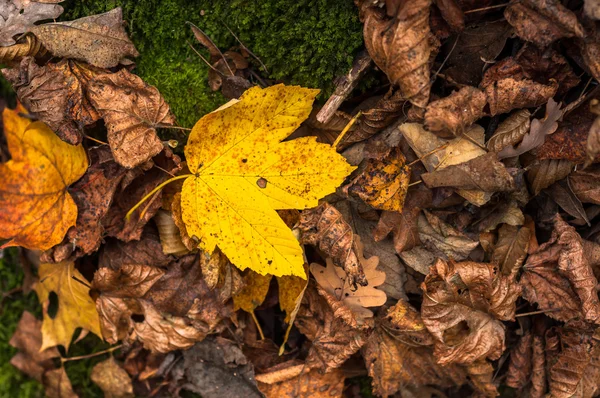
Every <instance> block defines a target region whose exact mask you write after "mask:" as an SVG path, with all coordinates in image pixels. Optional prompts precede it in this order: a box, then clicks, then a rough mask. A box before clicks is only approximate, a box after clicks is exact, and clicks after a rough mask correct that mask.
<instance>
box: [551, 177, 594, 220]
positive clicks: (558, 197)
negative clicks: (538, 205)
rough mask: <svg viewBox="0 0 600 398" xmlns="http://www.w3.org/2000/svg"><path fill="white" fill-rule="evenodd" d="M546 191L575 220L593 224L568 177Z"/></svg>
mask: <svg viewBox="0 0 600 398" xmlns="http://www.w3.org/2000/svg"><path fill="white" fill-rule="evenodd" d="M545 192H546V193H547V194H548V196H550V198H552V200H553V201H554V202H555V203H556V204H557V205H559V206H560V208H561V209H563V210H564V211H565V212H566V213H567V214H569V215H570V216H572V217H573V218H574V219H575V220H574V222H578V223H580V224H587V225H588V226H591V223H590V220H589V218H588V216H587V214H586V212H585V209H584V208H583V205H582V204H581V201H580V200H579V199H578V198H577V196H576V195H575V193H574V192H573V190H572V189H571V187H570V186H569V180H568V179H563V180H560V181H557V182H555V183H554V184H552V185H551V186H550V187H549V188H548V189H546V190H545Z"/></svg>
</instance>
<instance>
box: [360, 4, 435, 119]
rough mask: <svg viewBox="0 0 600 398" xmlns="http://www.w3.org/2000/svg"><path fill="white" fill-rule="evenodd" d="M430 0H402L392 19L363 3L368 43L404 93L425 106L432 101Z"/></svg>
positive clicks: (416, 102)
mask: <svg viewBox="0 0 600 398" xmlns="http://www.w3.org/2000/svg"><path fill="white" fill-rule="evenodd" d="M430 6H431V0H417V1H412V2H406V3H402V4H401V5H400V7H399V9H398V11H397V14H396V15H395V17H394V19H392V20H391V21H390V20H389V19H387V18H386V17H385V15H384V14H383V13H382V12H381V10H379V9H377V8H375V7H363V8H362V9H361V20H362V21H363V22H364V32H363V35H364V38H365V46H366V47H367V50H368V51H369V55H371V58H373V61H374V62H375V64H376V65H377V66H378V67H379V68H381V70H382V71H383V72H385V74H386V75H387V76H388V78H389V79H390V82H391V83H392V84H393V85H398V86H400V90H401V92H402V97H404V98H405V99H407V100H409V101H410V102H411V103H412V104H413V105H415V106H416V107H419V108H424V107H425V106H426V105H427V102H428V101H429V88H430V83H429V56H430V54H431V47H430V43H429V40H428V36H429V34H430V31H429V8H430Z"/></svg>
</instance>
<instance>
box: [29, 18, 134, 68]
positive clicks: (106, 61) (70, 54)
mask: <svg viewBox="0 0 600 398" xmlns="http://www.w3.org/2000/svg"><path fill="white" fill-rule="evenodd" d="M30 31H31V32H32V33H33V34H34V35H35V36H36V37H37V38H38V39H39V40H40V41H41V42H42V44H43V45H44V47H46V48H47V49H48V50H49V51H50V52H51V53H52V54H53V55H55V56H57V57H63V58H74V59H79V60H83V61H86V62H88V63H90V64H92V65H95V66H98V67H100V68H112V67H114V66H117V65H118V64H119V63H131V62H130V61H129V62H127V61H128V60H127V59H126V57H137V56H138V55H139V53H138V52H137V50H136V49H135V46H134V45H133V43H132V42H131V40H129V37H127V33H126V32H125V25H124V23H123V15H122V10H121V8H120V7H117V8H115V9H113V10H111V11H108V12H105V13H103V14H97V15H91V16H89V17H84V18H80V19H77V20H75V21H67V22H52V23H47V24H43V25H37V26H33V27H32V28H31V29H30Z"/></svg>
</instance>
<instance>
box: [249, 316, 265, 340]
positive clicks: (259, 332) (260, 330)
mask: <svg viewBox="0 0 600 398" xmlns="http://www.w3.org/2000/svg"><path fill="white" fill-rule="evenodd" d="M250 315H252V319H254V323H255V324H256V328H257V329H258V334H260V339H261V340H264V339H265V335H264V334H263V331H262V328H261V327H260V323H258V319H256V315H254V311H252V312H251V313H250Z"/></svg>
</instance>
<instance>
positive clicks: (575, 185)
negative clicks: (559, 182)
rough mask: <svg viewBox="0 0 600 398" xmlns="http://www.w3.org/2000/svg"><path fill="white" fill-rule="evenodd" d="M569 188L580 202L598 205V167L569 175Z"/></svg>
mask: <svg viewBox="0 0 600 398" xmlns="http://www.w3.org/2000/svg"><path fill="white" fill-rule="evenodd" d="M569 186H570V187H571V188H572V189H573V193H575V195H576V196H577V197H578V198H579V200H581V201H582V202H584V203H593V204H596V205H598V204H600V167H599V166H593V167H590V168H586V169H584V170H577V171H575V172H574V173H571V174H570V175H569Z"/></svg>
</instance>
